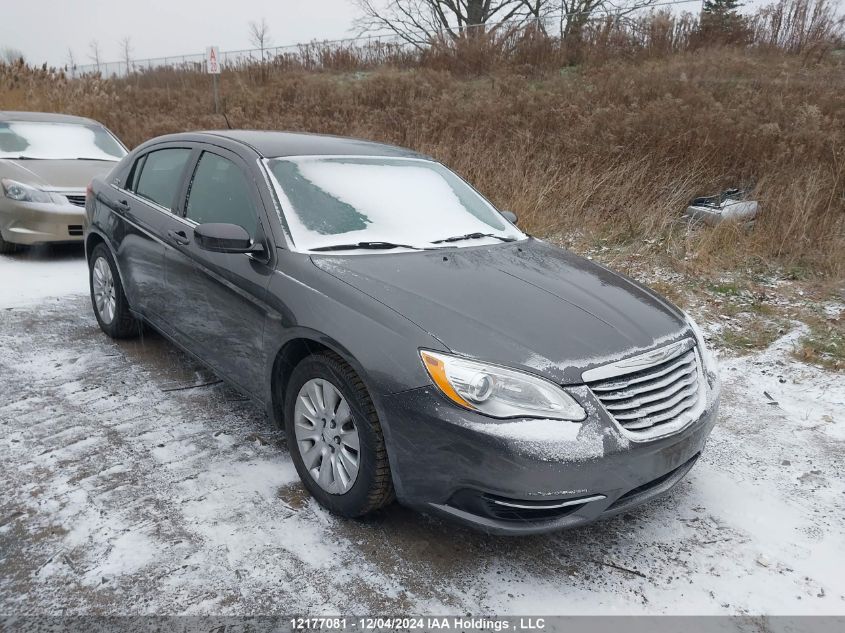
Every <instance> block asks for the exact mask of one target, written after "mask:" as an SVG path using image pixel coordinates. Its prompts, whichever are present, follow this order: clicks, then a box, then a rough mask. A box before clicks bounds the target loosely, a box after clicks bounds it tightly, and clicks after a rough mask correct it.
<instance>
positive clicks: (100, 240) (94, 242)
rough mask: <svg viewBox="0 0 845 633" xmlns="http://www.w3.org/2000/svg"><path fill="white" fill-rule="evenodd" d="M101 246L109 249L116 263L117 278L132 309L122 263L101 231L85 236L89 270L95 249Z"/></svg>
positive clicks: (86, 259)
mask: <svg viewBox="0 0 845 633" xmlns="http://www.w3.org/2000/svg"><path fill="white" fill-rule="evenodd" d="M100 244H105V245H106V248H107V249H109V253H111V258H112V261H113V262H114V267H115V269H116V270H117V276H118V278H120V285H121V286H122V287H123V292H124V293H126V299H127V301H129V309H130V310H131V309H132V297H130V296H129V291H128V289H127V287H126V282H125V280H124V279H123V271H122V270H120V263H119V262H118V260H117V253H116V252H115V251H114V247H113V246H112V244H111V242H110V241H109V240H108V239H107V238H106V236H105V235H103V234H102V233H100V232H99V231H94V230H90V231H89V232H88V235H86V236H85V261H86V262H87V263H88V268H89V269H90V267H91V254H92V253H93V252H94V249H95V248H97V246H99V245H100Z"/></svg>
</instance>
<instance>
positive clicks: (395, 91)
mask: <svg viewBox="0 0 845 633" xmlns="http://www.w3.org/2000/svg"><path fill="white" fill-rule="evenodd" d="M651 24H652V25H651V26H650V27H649V28H650V29H651V31H650V32H651V36H650V38H651V39H648V40H645V44H642V43H641V44H638V45H636V46H634V45H633V44H631V43H630V42H628V43H627V44H626V46H627V48H625V47H622V48H619V46H615V45H614V46H611V45H610V44H608V41H604V44H603V45H602V46H599V45H598V44H596V43H595V42H593V44H592V45H591V48H589V49H587V53H588V54H586V55H583V56H582V57H583V59H581V60H580V62H579V63H577V64H576V63H571V60H570V61H569V62H568V61H567V58H566V57H565V53H566V51H561V50H559V49H558V50H553V49H550V48H548V42H547V41H546V40H543V39H542V38H540V39H539V40H538V38H536V37H531V36H525V37H523V38H522V39H521V40H519V41H518V42H517V45H516V46H513V47H511V48H509V49H507V50H508V51H509V52H508V53H507V55H502V53H501V51H502V50H503V48H502V46H498V47H496V48H495V49H493V48H492V47H490V46H488V47H487V49H485V48H484V47H485V46H486V44H485V43H484V42H480V43H479V42H468V43H467V44H465V45H464V48H463V49H461V47H460V46H458V47H455V46H453V47H450V48H446V49H440V50H439V49H437V48H434V49H432V50H431V51H428V52H427V53H425V54H423V55H417V56H415V57H414V56H408V55H406V54H404V53H400V52H397V51H386V52H385V51H377V52H378V53H379V54H378V55H376V56H375V61H373V55H372V54H371V53H372V51H369V53H368V55H367V56H366V57H362V56H361V52H360V50H359V51H355V50H343V49H340V50H338V49H326V48H320V47H319V46H316V45H315V46H313V47H310V48H309V47H306V48H305V49H303V51H302V52H301V54H300V56H299V57H298V58H297V59H295V60H291V59H288V58H276V59H274V60H273V61H272V62H268V63H266V64H254V65H251V66H249V65H247V66H243V67H240V68H237V69H230V70H226V71H224V73H223V75H222V76H221V82H220V95H221V105H222V110H223V111H224V112H225V117H224V116H223V115H217V114H215V113H214V105H213V100H212V92H211V79H210V77H209V76H208V75H205V74H202V73H200V72H197V71H195V70H194V71H192V70H186V69H176V68H170V69H158V70H153V71H147V72H141V73H135V74H133V75H131V76H129V77H125V78H103V77H100V76H85V77H82V78H77V79H71V78H69V77H68V76H67V74H66V73H65V72H64V71H63V70H53V69H47V68H31V67H28V66H24V65H21V64H17V65H12V66H8V65H6V66H4V65H2V64H0V109H23V110H46V111H55V112H67V113H72V114H80V115H85V116H90V117H93V118H95V119H98V120H100V121H102V122H103V123H105V124H106V125H108V126H109V127H110V128H111V129H112V130H114V131H115V132H116V133H117V134H118V135H119V136H120V137H121V138H122V139H123V140H124V142H126V143H127V144H128V145H129V146H135V145H137V144H139V143H141V142H143V141H144V140H146V139H148V138H150V137H153V136H156V135H160V134H166V133H170V132H179V131H184V130H195V129H220V128H225V127H226V126H227V124H228V125H231V126H232V127H235V128H258V129H277V130H296V131H308V132H317V133H328V134H340V135H347V136H356V137H361V138H366V139H372V140H377V141H384V142H388V143H396V144H399V145H403V146H407V147H411V148H413V149H416V150H419V151H421V152H423V153H426V154H429V155H432V156H434V157H436V158H437V159H438V160H440V161H442V162H444V163H445V164H447V165H448V166H450V167H451V168H453V169H455V170H456V171H457V172H458V173H460V174H462V175H463V176H464V177H465V178H467V179H468V180H469V181H470V182H472V183H473V184H474V185H475V186H476V187H477V188H478V189H479V190H480V191H482V192H483V193H484V194H486V195H487V196H488V197H489V198H491V200H492V201H493V202H494V203H495V204H496V205H497V206H499V207H500V208H506V209H512V210H514V211H516V212H517V213H518V214H519V216H520V225H521V226H522V227H523V228H524V229H525V230H527V231H529V232H531V233H532V234H534V235H537V236H539V237H543V238H546V239H549V240H552V241H555V242H557V243H560V244H564V245H567V246H569V247H572V248H574V249H575V250H578V251H579V252H581V253H588V254H590V255H592V256H595V257H596V258H597V259H600V260H602V261H605V262H607V263H610V264H611V265H613V266H614V267H615V268H617V269H622V270H626V271H628V272H631V273H633V274H635V276H638V277H639V278H641V279H645V280H646V281H648V282H649V283H652V284H654V285H656V286H657V287H658V288H659V289H660V290H661V291H663V292H664V293H666V294H668V295H669V296H670V297H672V298H673V299H674V300H675V301H677V302H679V303H680V304H681V305H684V303H685V301H686V296H697V297H702V296H709V297H711V299H712V301H711V302H710V303H711V304H712V306H715V308H714V309H715V310H716V311H722V312H724V306H725V301H727V302H728V303H731V302H732V301H733V302H734V303H735V302H736V301H739V305H738V306H735V307H734V308H732V310H733V312H740V313H742V314H745V313H747V312H749V310H747V309H746V308H747V305H746V304H748V305H751V306H752V307H753V308H754V309H752V310H750V313H751V314H752V316H753V317H754V319H755V323H757V322H758V321H759V323H758V325H754V324H749V323H748V322H747V321H742V322H740V323H739V324H738V325H737V326H736V328H735V330H736V331H734V332H732V331H731V329H730V328H727V329H726V330H725V333H724V334H723V336H722V341H721V342H722V344H724V345H725V346H726V347H729V348H733V349H740V350H741V349H760V348H762V347H765V346H766V345H767V344H769V343H770V342H771V341H772V340H773V339H774V338H775V337H777V336H778V334H779V332H781V331H782V329H783V323H784V322H788V321H789V320H791V319H795V318H798V319H799V320H802V321H804V322H805V323H810V324H811V325H812V324H813V323H815V324H816V325H817V326H818V327H817V328H816V329H814V334H813V337H814V338H813V337H808V338H807V339H806V340H807V341H815V343H813V344H811V345H809V347H808V348H807V349H805V350H802V351H800V354H802V357H803V358H805V359H807V360H811V361H812V360H816V361H822V362H823V364H826V365H827V366H832V367H845V324H843V322H842V321H843V320H842V319H839V318H837V319H833V320H831V319H829V318H827V317H825V316H824V315H821V316H819V315H818V314H810V313H808V312H807V311H803V313H801V314H796V313H794V311H793V312H790V313H787V312H784V311H783V310H780V309H776V310H774V312H775V313H774V314H770V313H769V312H770V308H771V306H769V305H766V304H765V301H764V302H763V303H762V304H761V301H760V300H759V297H761V296H766V292H767V291H766V286H767V284H768V285H770V284H771V283H772V280H773V279H774V280H784V281H786V282H789V283H792V282H796V283H798V284H799V286H800V288H799V286H796V288H795V293H796V294H795V296H796V297H803V296H805V294H806V293H808V294H809V295H811V296H813V297H815V298H817V299H820V300H831V299H837V300H841V295H842V281H843V279H845V99H843V98H842V95H843V94H845V55H842V54H841V51H838V52H837V51H835V50H831V47H827V48H824V47H822V48H819V47H814V46H805V47H804V48H800V47H799V48H796V50H790V49H789V47H788V46H787V45H786V44H784V45H780V46H763V45H755V46H752V47H749V46H741V47H739V46H730V45H716V44H710V45H708V46H702V45H695V42H694V41H693V40H692V39H690V36H689V35H688V34H687V35H686V36H679V35H677V33H679V32H681V31H680V30H679V28H680V27H679V26H678V25H677V24H676V25H675V26H674V27H673V29H674V30H672V33H675V35H673V38H674V39H672V38H669V39H665V38H663V39H661V37H662V36H660V34H659V33H658V34H657V35H655V32H656V30H655V29H656V27H655V26H654V23H651ZM600 35H601V34H600V33H599V34H596V33H594V34H593V36H594V37H595V38H599V36H600ZM763 35H765V32H763ZM756 37H758V39H760V38H761V37H763V36H761V35H759V34H758V35H757V36H756ZM599 39H600V38H599ZM606 39H607V38H606ZM611 43H612V42H611ZM657 44H660V46H657ZM485 50H487V52H488V53H489V54H487V55H485V54H484V51H485ZM494 53H496V54H494ZM497 55H498V56H497ZM727 187H747V188H750V189H751V190H752V192H753V196H754V197H755V198H756V199H757V200H759V201H760V204H761V210H762V211H761V214H760V216H759V218H758V220H757V222H756V224H755V225H754V226H753V227H750V228H749V227H747V226H739V225H735V224H723V225H720V226H718V227H715V228H712V227H690V226H689V225H687V224H686V223H685V222H683V221H681V220H680V215H681V212H682V210H683V209H684V208H685V206H686V204H687V202H688V201H689V200H690V199H691V198H692V197H694V196H699V195H707V194H713V193H717V192H719V191H720V190H722V189H724V188H727ZM666 270H668V271H672V272H673V273H674V274H679V275H681V277H680V278H679V279H681V280H682V281H680V282H679V281H677V280H674V281H671V282H667V281H666V280H665V279H661V278H659V275H658V276H655V275H654V274H651V273H652V272H653V271H666ZM724 288H728V289H729V292H727V293H726V292H722V291H720V289H722V290H724ZM799 292H801V293H805V294H801V295H799V294H797V293H799ZM811 312H812V311H811ZM816 312H818V311H816ZM717 316H720V317H728V318H730V317H731V314H727V315H723V314H719V315H717ZM831 341H833V344H832V345H831Z"/></svg>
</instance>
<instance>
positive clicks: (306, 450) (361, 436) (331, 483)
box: [285, 352, 394, 518]
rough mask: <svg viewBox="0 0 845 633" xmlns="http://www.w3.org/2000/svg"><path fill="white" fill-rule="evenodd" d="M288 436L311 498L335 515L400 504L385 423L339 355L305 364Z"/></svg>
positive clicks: (291, 392)
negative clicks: (394, 502)
mask: <svg viewBox="0 0 845 633" xmlns="http://www.w3.org/2000/svg"><path fill="white" fill-rule="evenodd" d="M285 434H286V436H287V442H288V447H289V449H290V454H291V458H292V459H293V463H294V466H296V470H297V473H299V477H300V479H301V480H302V483H303V484H304V485H305V487H306V488H307V489H308V492H310V493H311V496H313V497H314V498H315V499H316V500H317V501H318V502H319V503H320V504H321V505H322V506H324V507H325V508H327V509H328V510H329V511H331V512H333V513H335V514H338V515H340V516H344V517H349V518H352V517H360V516H363V515H365V514H368V513H370V512H373V511H375V510H378V509H380V508H382V507H384V506H386V505H388V504H389V503H391V502H392V501H393V499H394V492H393V480H392V477H391V473H390V465H389V464H388V461H387V449H386V447H385V443H384V435H383V433H382V430H381V423H380V422H379V419H378V415H377V413H376V410H375V407H374V406H373V402H372V399H371V398H370V395H369V393H368V392H367V388H366V387H365V386H364V383H363V382H362V381H361V379H360V378H359V377H358V375H357V374H356V373H355V371H354V370H353V369H352V368H351V367H350V366H349V365H348V364H347V363H346V362H345V361H344V360H343V359H342V358H340V356H338V355H337V354H334V353H332V352H322V353H319V354H314V355H312V356H309V357H307V358H305V359H304V360H303V361H302V362H300V363H299V365H297V366H296V368H295V369H294V370H293V372H292V374H291V377H290V380H289V382H288V385H287V390H286V397H285Z"/></svg>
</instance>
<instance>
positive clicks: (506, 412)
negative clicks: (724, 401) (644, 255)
mask: <svg viewBox="0 0 845 633" xmlns="http://www.w3.org/2000/svg"><path fill="white" fill-rule="evenodd" d="M87 211H88V217H89V222H88V227H89V228H88V232H87V234H86V236H87V237H86V251H87V256H88V262H89V268H90V282H91V299H92V305H93V310H94V316H95V317H96V319H97V321H98V323H99V325H100V327H101V328H102V330H103V331H104V332H106V333H107V334H108V335H110V336H112V337H126V336H133V335H136V334H137V333H138V332H139V326H140V324H141V323H142V322H143V323H146V324H149V325H151V326H153V327H154V328H155V329H157V330H159V331H160V332H162V333H163V334H164V335H165V336H166V337H167V338H169V339H170V340H171V341H173V342H174V343H175V344H176V345H178V346H180V347H182V348H183V349H185V350H187V351H188V352H190V353H191V354H193V355H194V356H196V357H197V358H198V359H200V360H201V361H203V362H205V363H206V364H208V365H209V366H210V367H211V368H212V369H213V370H214V371H215V372H217V373H218V374H219V375H220V376H221V377H223V378H225V379H226V380H227V381H229V382H230V383H231V384H232V385H234V386H235V387H237V388H238V389H240V390H241V391H243V393H245V394H247V395H248V396H249V397H251V398H253V399H254V400H255V401H256V402H258V403H260V404H261V405H263V406H264V407H265V408H266V410H267V412H268V414H269V416H270V417H271V419H273V420H274V421H276V423H278V424H280V425H283V426H284V428H285V430H286V434H287V442H288V447H289V448H290V452H291V456H292V458H293V461H294V464H295V465H296V468H297V471H298V472H299V475H300V477H301V478H302V481H303V483H304V485H305V487H306V488H307V489H308V490H309V492H310V493H311V494H312V495H313V496H314V497H315V498H316V499H317V500H318V501H319V502H320V503H321V504H323V505H324V506H325V507H327V508H329V509H330V510H332V511H333V512H336V513H338V514H340V515H343V516H348V517H357V516H361V515H363V514H366V513H368V512H372V511H374V510H377V509H379V508H381V507H383V506H385V505H387V504H388V503H390V502H391V501H392V500H393V499H394V498H396V499H398V500H399V501H400V502H401V503H404V504H406V505H409V506H412V507H415V508H419V509H420V510H423V511H427V512H433V513H438V514H441V515H443V516H446V517H450V518H451V519H453V520H456V521H460V522H463V523H466V524H469V525H472V526H475V527H477V528H480V529H483V530H487V531H489V532H496V533H501V534H525V533H531V532H542V531H547V530H553V529H559V528H564V527H570V526H574V525H578V524H582V523H586V522H589V521H593V520H596V519H599V518H602V517H607V516H611V515H613V514H616V513H618V512H623V511H625V510H627V509H629V508H631V507H634V506H636V505H638V504H641V503H643V502H644V501H646V500H648V499H651V498H653V497H654V496H656V495H659V494H662V493H665V492H666V491H668V490H669V489H670V488H672V487H673V486H674V485H675V484H677V483H678V482H679V481H681V479H682V478H683V477H684V475H685V474H686V473H687V471H688V470H689V469H690V468H692V466H693V464H694V463H695V461H696V460H697V459H698V457H699V455H700V454H701V451H702V449H703V448H704V444H705V441H706V439H707V436H708V435H709V433H710V431H711V429H712V428H713V425H714V423H715V421H716V416H717V410H718V401H719V397H718V394H719V384H718V378H717V376H716V368H715V365H714V364H713V361H712V359H711V358H710V355H709V354H708V352H707V349H706V347H705V345H704V340H703V338H702V336H701V333H700V332H699V331H698V329H697V328H696V326H695V324H694V323H693V321H692V320H691V319H690V318H689V317H688V316H686V315H685V314H684V313H683V312H681V311H680V310H678V309H677V308H676V307H674V306H673V305H671V304H670V303H669V302H668V301H666V300H665V299H664V298H662V297H660V296H658V295H657V294H656V293H654V292H653V291H651V290H649V289H647V288H645V287H643V286H641V285H639V284H637V283H636V282H634V281H632V280H630V279H627V278H625V277H623V276H621V275H618V274H616V273H614V272H612V271H610V270H608V269H606V268H603V267H601V266H598V265H596V264H594V263H592V262H590V261H587V260H585V259H583V258H581V257H578V256H576V255H574V254H573V253H570V252H568V251H565V250H562V249H560V248H556V247H554V246H552V245H550V244H547V243H545V242H543V241H541V240H537V239H534V238H532V237H530V236H528V235H526V234H525V233H523V232H522V231H520V230H519V229H518V228H517V227H516V226H515V223H516V217H515V216H514V215H513V214H512V213H508V212H505V211H499V210H497V209H496V208H495V207H494V206H493V205H492V204H490V203H489V202H488V201H487V200H485V199H484V198H483V197H482V196H481V195H480V194H479V193H478V192H477V191H476V190H475V189H473V188H472V187H471V186H470V185H468V184H467V183H466V182H465V181H464V180H462V179H461V178H460V177H459V176H457V175H456V174H455V173H453V172H452V171H450V170H449V169H447V168H446V167H445V166H443V165H441V164H440V163H438V162H436V161H435V160H433V159H431V158H429V157H427V156H423V155H420V154H417V153H415V152H412V151H410V150H406V149H402V148H399V147H393V146H389V145H381V144H377V143H369V142H365V141H358V140H354V139H344V138H337V137H325V136H311V135H304V134H288V133H278V132H250V131H226V132H205V133H193V134H177V135H172V136H165V137H160V138H157V139H153V140H151V141H148V142H147V143H145V144H143V145H141V146H140V147H138V148H137V149H135V150H134V151H133V152H132V153H130V154H129V155H128V156H127V157H126V158H125V159H124V160H123V161H121V163H120V164H119V165H118V166H117V167H115V169H114V170H113V171H112V172H111V173H110V174H109V175H108V176H107V177H103V178H95V179H94V182H93V184H92V195H90V196H89V197H88V207H87Z"/></svg>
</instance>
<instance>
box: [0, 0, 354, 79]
mask: <svg viewBox="0 0 845 633" xmlns="http://www.w3.org/2000/svg"><path fill="white" fill-rule="evenodd" d="M0 15H2V18H0V49H3V48H6V47H11V48H16V49H19V50H21V51H22V52H23V53H24V55H25V56H26V58H27V60H28V61H30V62H33V63H38V64H40V63H43V62H45V61H46V62H48V63H49V64H51V65H64V64H66V63H67V59H68V48H70V49H71V50H73V54H74V57H75V59H76V63H77V64H88V63H90V61H91V60H90V59H88V55H89V43H90V41H91V40H92V39H97V40H98V41H99V43H100V51H101V53H100V57H101V60H100V61H117V60H120V59H121V58H122V57H123V54H122V51H121V47H120V44H119V42H120V40H121V39H122V38H124V37H126V36H130V37H131V38H132V48H133V57H134V58H137V59H142V58H145V57H162V56H166V55H184V54H189V53H202V52H204V51H205V47H206V46H209V45H212V44H216V45H217V46H219V47H220V50H236V49H241V48H253V46H252V45H251V44H250V42H249V33H248V26H247V25H248V23H249V21H250V20H260V19H261V18H262V17H265V18H267V23H268V24H269V25H270V36H271V38H272V43H273V45H275V46H281V45H284V44H296V43H299V42H307V41H310V40H312V39H315V38H317V39H336V38H341V37H349V36H351V35H354V33H353V32H352V31H351V30H350V29H351V26H352V20H353V19H354V18H355V16H356V15H357V11H356V9H355V7H354V5H353V3H352V2H351V0H234V1H233V0H225V1H224V0H134V1H131V2H130V1H127V0H22V1H18V0H0Z"/></svg>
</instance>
